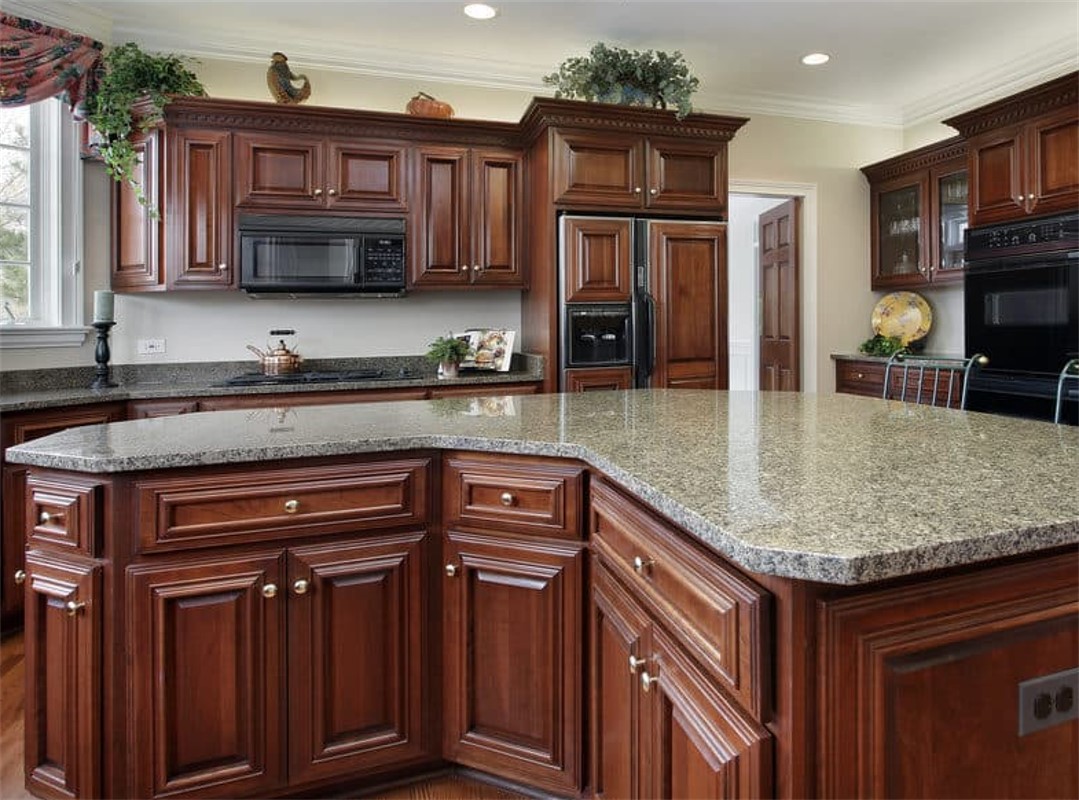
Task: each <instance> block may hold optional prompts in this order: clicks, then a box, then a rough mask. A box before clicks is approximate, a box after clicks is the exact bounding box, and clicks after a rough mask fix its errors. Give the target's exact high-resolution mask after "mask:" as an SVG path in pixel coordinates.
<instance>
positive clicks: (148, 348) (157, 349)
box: [135, 339, 165, 356]
mask: <svg viewBox="0 0 1079 800" xmlns="http://www.w3.org/2000/svg"><path fill="white" fill-rule="evenodd" d="M135 349H136V351H137V352H138V354H139V355H140V356H152V355H157V354H158V353H164V352H165V340H164V339H138V340H136V342H135Z"/></svg>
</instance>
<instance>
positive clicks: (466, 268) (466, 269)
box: [461, 264, 471, 272]
mask: <svg viewBox="0 0 1079 800" xmlns="http://www.w3.org/2000/svg"><path fill="white" fill-rule="evenodd" d="M469 269H471V268H470V267H469V266H468V264H462V265H461V272H468V270H469Z"/></svg>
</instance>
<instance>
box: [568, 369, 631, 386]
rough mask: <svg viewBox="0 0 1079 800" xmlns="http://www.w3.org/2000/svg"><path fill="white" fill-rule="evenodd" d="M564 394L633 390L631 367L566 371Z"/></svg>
mask: <svg viewBox="0 0 1079 800" xmlns="http://www.w3.org/2000/svg"><path fill="white" fill-rule="evenodd" d="M565 384H566V385H565V386H564V387H563V389H562V390H563V391H565V392H602V391H613V390H617V389H632V388H633V368H632V367H596V368H595V369H568V370H566V372H565Z"/></svg>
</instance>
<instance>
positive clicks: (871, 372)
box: [835, 358, 962, 408]
mask: <svg viewBox="0 0 1079 800" xmlns="http://www.w3.org/2000/svg"><path fill="white" fill-rule="evenodd" d="M886 366H887V361H886V360H871V359H865V360H862V359H847V358H837V359H836V360H835V390H836V391H837V392H842V393H845V394H860V395H863V396H865V397H877V398H880V397H883V396H884V370H885V368H886ZM889 380H890V381H891V391H890V392H889V393H888V396H889V397H891V398H899V397H900V396H903V397H905V398H906V402H909V403H916V402H920V403H923V404H925V405H936V406H941V407H943V408H948V407H951V408H958V406H959V401H960V395H961V394H962V386H961V384H960V382H959V381H952V382H951V385H949V381H948V379H947V377H945V378H942V379H941V380H939V381H938V380H936V377H935V374H934V373H933V372H932V371H931V370H927V371H926V372H925V373H924V374H920V373H919V371H918V370H916V369H911V370H909V371H908V374H907V376H906V382H907V389H906V394H905V395H904V394H903V370H902V369H901V368H896V367H893V368H892V371H891V375H890V376H889ZM919 384H921V386H920V387H919ZM919 392H920V393H921V394H920V397H921V399H920V400H919V399H918V398H919ZM949 393H950V394H951V397H949Z"/></svg>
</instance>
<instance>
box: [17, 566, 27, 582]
mask: <svg viewBox="0 0 1079 800" xmlns="http://www.w3.org/2000/svg"><path fill="white" fill-rule="evenodd" d="M25 582H26V570H21V569H17V570H15V585H16V586H22V585H23V583H25Z"/></svg>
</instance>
